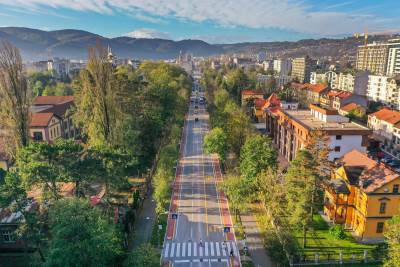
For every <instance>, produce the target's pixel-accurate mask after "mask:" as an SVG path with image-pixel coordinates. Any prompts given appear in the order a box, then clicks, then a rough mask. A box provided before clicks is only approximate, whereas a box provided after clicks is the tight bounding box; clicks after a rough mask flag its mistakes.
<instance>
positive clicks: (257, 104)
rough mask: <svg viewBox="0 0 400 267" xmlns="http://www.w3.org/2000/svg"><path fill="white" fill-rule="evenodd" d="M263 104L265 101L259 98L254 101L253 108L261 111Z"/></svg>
mask: <svg viewBox="0 0 400 267" xmlns="http://www.w3.org/2000/svg"><path fill="white" fill-rule="evenodd" d="M265 102H267V100H265V99H260V98H257V99H254V107H255V108H256V109H261V108H262V107H263V106H264V105H265Z"/></svg>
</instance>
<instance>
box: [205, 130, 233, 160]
mask: <svg viewBox="0 0 400 267" xmlns="http://www.w3.org/2000/svg"><path fill="white" fill-rule="evenodd" d="M204 150H205V152H206V153H208V154H213V153H216V154H218V156H219V158H220V160H221V162H222V163H223V162H225V160H226V153H227V150H228V144H227V137H226V134H225V133H224V131H223V130H222V129H221V128H214V129H212V130H211V131H210V132H209V133H207V135H206V136H205V137H204Z"/></svg>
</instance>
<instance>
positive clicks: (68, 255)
mask: <svg viewBox="0 0 400 267" xmlns="http://www.w3.org/2000/svg"><path fill="white" fill-rule="evenodd" d="M49 229H50V235H51V237H52V238H51V240H50V243H49V250H48V256H47V261H46V264H45V266H71V267H72V266H88V267H90V266H93V267H95V266H96V267H97V266H100V267H101V266H103V267H106V266H113V265H114V262H115V260H116V258H117V257H118V256H119V255H121V253H122V248H121V236H120V233H119V232H118V231H117V229H116V228H115V226H114V225H113V224H111V223H110V222H109V220H107V219H105V218H103V215H102V214H101V212H100V210H98V209H96V208H92V207H91V206H90V204H89V202H88V201H87V200H84V199H79V198H70V199H62V200H58V201H56V202H55V203H54V205H53V206H51V207H50V210H49Z"/></svg>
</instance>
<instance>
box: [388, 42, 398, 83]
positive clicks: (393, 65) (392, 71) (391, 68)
mask: <svg viewBox="0 0 400 267" xmlns="http://www.w3.org/2000/svg"><path fill="white" fill-rule="evenodd" d="M389 43H391V44H393V45H391V46H390V47H389V55H388V65H387V70H386V75H387V76H392V75H396V74H400V39H393V40H389Z"/></svg>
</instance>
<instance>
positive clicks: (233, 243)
mask: <svg viewBox="0 0 400 267" xmlns="http://www.w3.org/2000/svg"><path fill="white" fill-rule="evenodd" d="M232 248H233V253H234V255H235V256H237V255H239V253H238V251H237V247H236V243H235V242H232Z"/></svg>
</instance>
